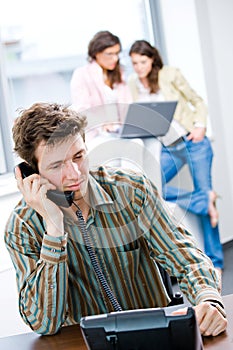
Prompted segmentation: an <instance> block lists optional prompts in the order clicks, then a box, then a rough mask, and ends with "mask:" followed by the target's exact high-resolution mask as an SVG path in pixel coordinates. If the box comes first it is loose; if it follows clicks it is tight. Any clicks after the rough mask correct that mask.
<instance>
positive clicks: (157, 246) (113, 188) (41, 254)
mask: <svg viewBox="0 0 233 350" xmlns="http://www.w3.org/2000/svg"><path fill="white" fill-rule="evenodd" d="M89 193H90V211H89V215H88V218H87V222H86V226H87V230H88V233H89V239H90V241H91V245H92V247H93V249H94V252H95V256H96V258H97V260H98V263H99V265H100V267H101V270H102V272H103V274H104V276H105V278H106V280H107V282H108V284H109V286H110V287H111V289H112V291H113V292H114V294H115V296H116V298H117V300H118V302H119V304H120V305H121V307H122V309H123V310H128V309H135V308H149V307H157V306H160V307H161V306H166V305H167V304H168V302H169V297H168V295H167V293H166V290H165V287H164V285H163V282H162V279H161V275H160V273H159V270H158V266H157V264H156V262H159V263H160V264H161V265H162V266H163V267H164V268H165V269H166V270H167V271H168V273H169V274H171V275H174V276H176V277H177V278H178V281H179V283H180V287H181V290H182V292H183V293H184V294H186V296H187V297H188V299H189V301H190V302H191V303H192V304H194V305H195V304H198V303H200V302H202V301H204V300H207V299H214V300H218V301H220V302H221V301H222V300H221V297H220V295H219V293H218V291H217V286H216V282H215V281H216V280H217V279H216V274H215V271H214V268H213V265H212V263H211V261H210V259H209V258H208V257H206V255H205V254H203V253H202V252H201V251H200V250H199V249H198V248H197V247H196V244H195V242H194V241H193V238H192V236H191V234H190V233H189V232H187V231H186V230H185V229H184V228H183V227H181V226H178V225H177V223H176V222H175V220H174V219H173V218H172V217H171V215H170V214H169V213H168V211H167V210H166V209H165V206H164V202H163V201H162V199H161V198H160V196H159V195H158V192H157V189H156V188H155V186H154V185H153V184H152V183H151V182H150V181H149V180H148V179H147V178H146V177H145V176H144V175H143V174H141V173H134V172H133V171H130V170H129V171H124V170H122V169H116V168H105V167H99V168H98V169H96V170H93V171H90V176H89ZM64 224H65V232H66V234H65V235H64V236H61V237H52V236H49V235H48V234H46V232H45V229H44V225H43V220H42V218H41V217H40V216H39V215H38V214H37V212H36V211H34V210H33V209H32V208H30V207H29V206H28V205H27V204H26V203H25V201H24V200H23V199H22V200H21V201H20V203H19V204H18V205H17V206H16V207H15V209H14V211H13V212H12V214H11V216H10V218H9V220H8V222H7V225H6V233H5V243H6V246H7V248H8V250H9V253H10V255H11V258H12V261H13V264H14V267H15V270H16V278H17V286H18V291H19V308H20V314H21V316H22V318H23V320H24V321H25V322H26V323H27V324H28V325H29V326H30V327H31V328H32V329H33V330H34V331H35V332H37V333H40V334H53V333H56V332H57V331H58V330H59V328H60V327H61V326H62V325H68V324H74V323H78V322H79V321H80V318H81V317H82V316H85V315H93V314H100V313H106V312H110V311H113V310H112V307H111V305H110V304H109V301H108V299H107V298H106V295H105V292H104V291H103V288H102V286H101V285H100V283H99V281H98V278H97V277H96V275H95V272H94V269H93V266H92V264H91V261H90V257H89V255H88V252H87V249H86V246H85V244H84V240H83V235H82V232H81V231H80V228H79V224H78V222H77V221H75V220H74V219H71V217H67V216H65V217H64Z"/></svg>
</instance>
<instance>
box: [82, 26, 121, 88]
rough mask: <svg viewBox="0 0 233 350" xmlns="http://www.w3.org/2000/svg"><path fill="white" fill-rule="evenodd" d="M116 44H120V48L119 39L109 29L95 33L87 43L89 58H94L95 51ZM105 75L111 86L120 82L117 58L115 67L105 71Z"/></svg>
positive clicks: (98, 51) (101, 50)
mask: <svg viewBox="0 0 233 350" xmlns="http://www.w3.org/2000/svg"><path fill="white" fill-rule="evenodd" d="M117 44H118V45H120V49H121V42H120V39H119V38H118V36H116V35H113V34H112V33H110V32H109V31H107V30H104V31H100V32H98V33H96V34H95V35H94V37H93V38H92V39H91V41H90V42H89V45H88V57H89V60H90V61H92V60H95V59H96V54H97V53H100V52H103V51H104V50H105V49H107V48H109V47H111V46H114V45H117ZM107 76H108V79H109V82H110V86H111V88H112V87H113V85H114V84H115V83H121V82H122V76H121V68H120V61H119V60H118V62H117V64H116V67H115V68H114V69H113V70H108V71H107Z"/></svg>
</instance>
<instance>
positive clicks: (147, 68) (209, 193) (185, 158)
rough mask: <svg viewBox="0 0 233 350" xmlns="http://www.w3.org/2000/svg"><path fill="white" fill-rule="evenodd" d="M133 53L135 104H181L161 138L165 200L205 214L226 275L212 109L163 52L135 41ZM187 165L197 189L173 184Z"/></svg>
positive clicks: (208, 236) (210, 243)
mask: <svg viewBox="0 0 233 350" xmlns="http://www.w3.org/2000/svg"><path fill="white" fill-rule="evenodd" d="M129 55H130V57H131V61H132V65H133V68H134V71H135V72H134V73H133V74H132V75H131V76H130V77H129V79H128V84H129V87H130V90H131V93H132V96H133V100H134V101H141V102H146V101H165V100H177V101H178V103H177V107H176V110H175V113H174V118H173V121H172V123H171V127H170V129H169V131H168V133H167V135H165V137H162V138H161V143H162V151H161V173H162V188H163V197H164V199H166V200H167V201H171V202H174V203H177V204H178V205H179V206H180V207H182V208H184V209H186V210H189V211H191V212H193V213H195V214H198V215H200V217H201V220H202V224H203V231H204V247H205V252H206V254H207V255H208V256H209V257H210V258H211V260H212V261H213V264H214V266H215V267H216V268H218V269H219V270H220V271H221V270H222V268H223V251H222V245H221V243H220V238H219V229H218V211H217V209H216V198H217V195H216V193H215V191H213V188H212V180H211V166H212V158H213V151H212V147H211V144H210V141H209V139H208V138H207V136H206V118H207V107H206V105H205V103H204V101H203V99H202V98H201V97H200V96H199V95H198V94H197V93H196V92H195V91H194V90H193V89H192V88H191V87H190V85H189V83H188V82H187V80H186V79H185V78H184V76H183V75H182V73H181V71H180V70H179V69H177V68H175V67H171V66H167V65H164V64H163V61H162V58H161V56H160V53H159V51H158V50H157V49H156V48H155V47H153V46H152V45H151V44H150V43H149V42H147V41H146V40H137V41H135V42H134V43H133V45H132V46H131V48H130V51H129ZM185 164H187V165H188V167H189V170H190V173H191V176H192V180H193V188H194V189H193V191H187V190H185V189H181V188H179V189H178V188H175V187H172V186H168V185H167V183H168V182H169V181H170V180H171V179H172V178H174V177H175V175H176V174H177V173H178V172H179V171H180V169H181V168H182V167H183V166H184V165H185Z"/></svg>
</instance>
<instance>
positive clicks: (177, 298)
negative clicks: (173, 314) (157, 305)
mask: <svg viewBox="0 0 233 350" xmlns="http://www.w3.org/2000/svg"><path fill="white" fill-rule="evenodd" d="M157 265H158V268H159V271H160V274H161V276H162V279H163V283H164V285H165V287H166V290H167V293H168V295H169V298H170V299H171V302H170V303H169V304H168V306H174V305H179V304H184V298H183V295H182V293H180V292H175V293H174V291H173V287H172V280H171V276H170V275H169V274H168V273H167V271H165V270H164V268H163V267H162V266H161V265H160V264H158V263H157Z"/></svg>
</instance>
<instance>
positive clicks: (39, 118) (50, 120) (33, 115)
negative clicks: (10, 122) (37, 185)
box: [12, 103, 87, 170]
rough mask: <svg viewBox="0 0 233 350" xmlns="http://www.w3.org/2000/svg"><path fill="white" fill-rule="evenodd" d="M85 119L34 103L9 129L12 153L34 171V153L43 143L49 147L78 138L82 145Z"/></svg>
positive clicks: (64, 108)
mask: <svg viewBox="0 0 233 350" xmlns="http://www.w3.org/2000/svg"><path fill="white" fill-rule="evenodd" d="M86 126H87V121H86V117H85V116H82V115H80V114H79V113H78V112H76V111H74V110H72V109H70V108H69V107H68V106H65V105H61V104H57V103H35V104H33V105H32V106H31V107H30V108H28V109H24V110H21V111H20V115H19V117H18V118H17V119H16V121H15V123H14V126H13V128H12V132H13V140H14V143H15V147H14V150H15V152H16V153H17V154H18V155H19V156H20V157H21V158H22V159H24V160H25V161H26V162H28V163H29V164H30V165H31V166H32V167H33V168H34V169H35V170H37V159H36V157H35V151H36V149H37V147H38V146H39V144H40V143H41V142H42V141H44V142H45V143H46V144H48V145H51V146H53V145H55V144H58V143H62V142H63V141H64V139H67V138H69V137H72V136H75V135H77V134H80V135H81V136H82V138H83V139H84V141H85V127H86Z"/></svg>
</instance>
